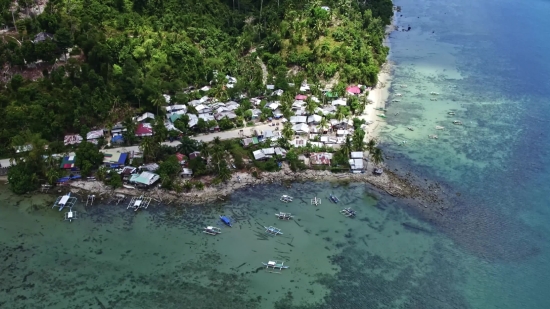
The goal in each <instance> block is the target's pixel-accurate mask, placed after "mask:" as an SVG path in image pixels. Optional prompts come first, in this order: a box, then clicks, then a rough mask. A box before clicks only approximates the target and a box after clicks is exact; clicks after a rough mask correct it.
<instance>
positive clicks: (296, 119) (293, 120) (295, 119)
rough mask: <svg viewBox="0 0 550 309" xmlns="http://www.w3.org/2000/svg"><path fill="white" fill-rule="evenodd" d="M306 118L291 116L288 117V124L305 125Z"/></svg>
mask: <svg viewBox="0 0 550 309" xmlns="http://www.w3.org/2000/svg"><path fill="white" fill-rule="evenodd" d="M306 122H307V117H306V116H292V117H290V123H294V124H296V123H306Z"/></svg>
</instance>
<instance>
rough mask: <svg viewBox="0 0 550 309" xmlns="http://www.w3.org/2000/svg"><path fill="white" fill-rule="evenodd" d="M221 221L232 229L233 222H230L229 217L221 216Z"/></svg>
mask: <svg viewBox="0 0 550 309" xmlns="http://www.w3.org/2000/svg"><path fill="white" fill-rule="evenodd" d="M220 220H222V222H223V224H225V225H227V226H229V227H231V220H229V218H228V217H226V216H220Z"/></svg>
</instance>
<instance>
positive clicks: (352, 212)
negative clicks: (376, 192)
mask: <svg viewBox="0 0 550 309" xmlns="http://www.w3.org/2000/svg"><path fill="white" fill-rule="evenodd" d="M340 213H341V214H343V215H344V216H346V217H350V218H353V217H355V215H356V214H357V213H356V212H355V210H353V209H351V208H344V209H342V210H341V211H340Z"/></svg>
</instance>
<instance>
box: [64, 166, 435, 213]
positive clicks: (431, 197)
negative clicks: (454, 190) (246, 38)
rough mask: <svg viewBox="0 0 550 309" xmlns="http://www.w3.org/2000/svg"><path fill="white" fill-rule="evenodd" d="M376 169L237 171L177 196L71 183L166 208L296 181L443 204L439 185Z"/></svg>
mask: <svg viewBox="0 0 550 309" xmlns="http://www.w3.org/2000/svg"><path fill="white" fill-rule="evenodd" d="M372 169H373V167H372V166H369V169H368V171H367V172H365V173H363V174H351V173H332V172H330V171H319V170H306V171H302V172H293V171H291V170H290V168H289V167H288V166H287V165H286V164H285V165H283V168H282V169H281V170H280V171H278V172H263V173H261V174H260V175H259V176H258V178H256V177H254V176H252V174H251V173H248V172H235V173H233V175H232V178H231V179H230V180H229V181H227V182H226V183H222V184H219V185H207V186H205V187H204V189H203V190H197V189H192V190H190V191H188V192H181V193H177V192H175V191H167V190H164V189H162V188H158V187H155V188H151V189H148V190H146V191H142V190H138V189H127V188H118V189H116V190H113V189H112V188H110V187H109V186H106V185H104V184H103V183H101V182H99V181H76V182H72V183H71V184H70V190H71V191H72V192H74V193H78V194H80V195H88V194H95V195H96V197H98V198H99V199H105V198H108V197H110V196H113V195H114V194H125V195H128V196H136V195H141V194H145V195H147V196H150V197H152V198H154V199H155V200H157V201H158V202H161V203H163V204H165V205H170V204H202V203H207V202H215V201H223V200H227V199H228V198H229V196H230V195H231V194H232V193H233V192H235V191H236V190H239V189H244V188H247V187H254V186H258V185H263V184H275V183H279V184H284V185H287V186H291V185H292V183H293V182H302V181H331V182H332V181H334V182H355V183H365V184H366V186H367V187H369V188H370V189H372V190H375V191H379V192H380V193H381V194H388V195H391V196H393V197H396V198H403V199H410V200H414V201H416V202H417V203H419V204H420V205H422V206H424V208H426V209H428V208H430V209H431V208H433V207H434V205H436V204H438V205H439V204H441V202H442V198H441V197H440V194H439V193H440V190H438V186H437V185H435V184H432V185H428V186H421V185H419V184H417V182H416V181H414V180H413V179H412V178H411V177H408V176H401V175H398V174H396V173H394V172H391V171H387V170H386V171H385V172H384V173H383V174H382V175H378V176H377V175H373V173H372ZM194 180H201V181H202V182H204V183H209V181H210V180H211V179H209V177H203V178H201V179H194Z"/></svg>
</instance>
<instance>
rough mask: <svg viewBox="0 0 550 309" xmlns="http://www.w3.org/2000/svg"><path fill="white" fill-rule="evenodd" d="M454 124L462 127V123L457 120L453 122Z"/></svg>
mask: <svg viewBox="0 0 550 309" xmlns="http://www.w3.org/2000/svg"><path fill="white" fill-rule="evenodd" d="M453 124H456V125H462V121H458V120H455V121H453Z"/></svg>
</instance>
